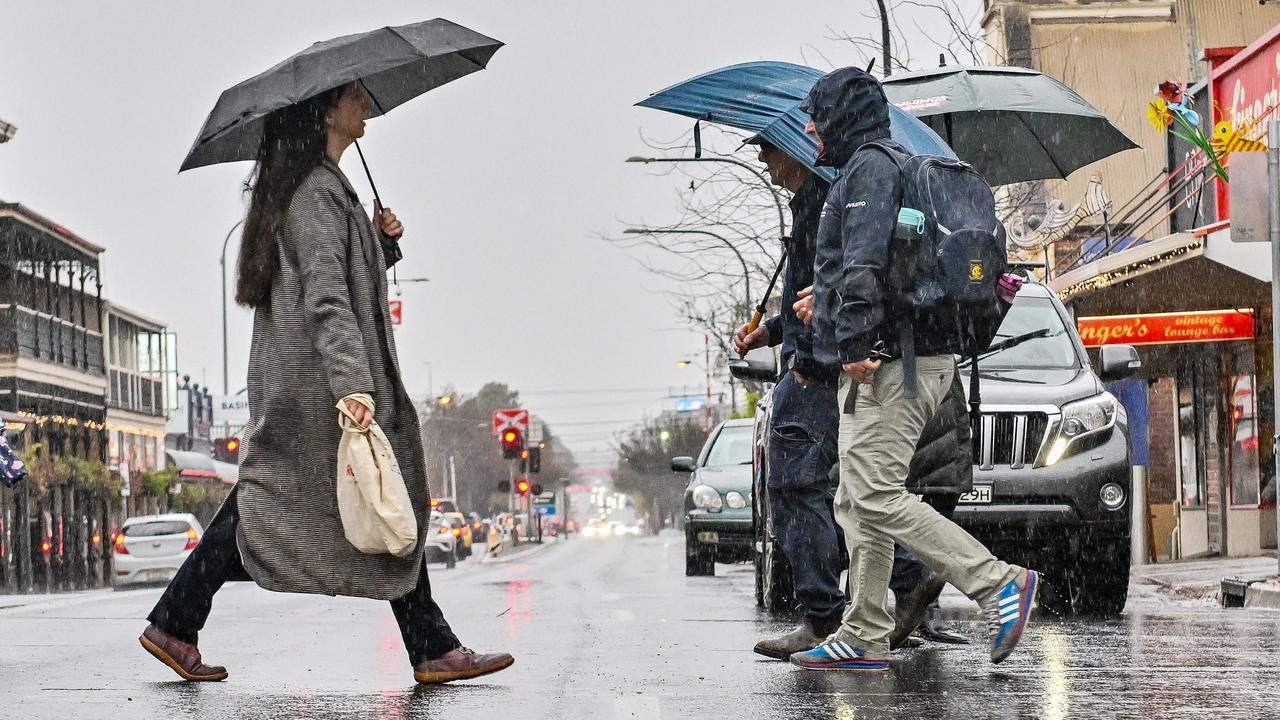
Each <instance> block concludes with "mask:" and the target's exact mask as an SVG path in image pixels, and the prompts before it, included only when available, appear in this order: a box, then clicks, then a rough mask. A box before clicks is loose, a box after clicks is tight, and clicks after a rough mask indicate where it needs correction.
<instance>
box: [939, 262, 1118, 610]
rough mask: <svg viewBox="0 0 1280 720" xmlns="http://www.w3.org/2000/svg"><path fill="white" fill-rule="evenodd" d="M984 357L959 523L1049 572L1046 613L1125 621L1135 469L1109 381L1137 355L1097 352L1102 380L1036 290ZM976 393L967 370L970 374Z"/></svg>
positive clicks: (1058, 309)
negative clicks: (968, 487) (968, 484)
mask: <svg viewBox="0 0 1280 720" xmlns="http://www.w3.org/2000/svg"><path fill="white" fill-rule="evenodd" d="M992 348H1000V349H993V350H991V351H989V352H988V353H986V354H985V356H984V357H981V358H980V359H979V361H978V368H979V370H980V372H981V375H980V380H981V392H982V421H981V423H980V424H979V425H978V426H977V427H975V428H974V433H975V434H976V435H977V437H978V447H979V455H978V457H976V458H975V461H976V462H975V465H974V473H973V492H971V493H969V494H968V495H965V496H962V497H961V498H960V505H959V507H957V508H956V515H955V519H956V522H957V523H959V524H960V526H961V527H963V528H965V529H966V530H968V531H969V532H970V533H971V534H972V535H973V536H974V537H976V538H978V539H979V540H981V541H982V542H983V543H985V544H986V545H987V546H988V547H990V548H991V550H992V551H993V552H995V554H996V555H998V556H999V557H1001V558H1003V559H1005V560H1008V561H1009V562H1014V563H1017V564H1019V565H1024V566H1027V567H1032V568H1036V569H1037V570H1040V571H1041V572H1042V573H1043V576H1044V586H1043V588H1042V589H1041V591H1040V599H1039V602H1040V605H1041V607H1043V608H1045V609H1046V610H1048V611H1050V612H1053V613H1056V614H1074V613H1083V614H1096V615H1103V616H1111V615H1117V614H1119V613H1120V611H1121V610H1123V609H1124V604H1125V601H1126V599H1127V597H1128V593H1129V531H1130V527H1129V516H1130V511H1129V493H1130V490H1131V487H1132V486H1131V478H1132V463H1131V460H1130V455H1129V427H1128V419H1127V417H1126V415H1125V411H1124V406H1123V405H1121V404H1120V402H1119V401H1118V400H1117V399H1116V397H1115V396H1114V395H1112V394H1111V393H1109V392H1107V390H1106V388H1105V387H1104V386H1103V383H1104V382H1110V381H1113V380H1120V379H1123V378H1126V377H1129V376H1131V375H1133V374H1134V373H1135V372H1137V370H1138V369H1139V368H1140V367H1141V366H1142V364H1141V361H1140V360H1139V359H1138V353H1137V351H1136V350H1135V349H1134V348H1133V347H1131V346H1129V345H1105V346H1103V347H1101V348H1099V352H1098V369H1097V372H1095V371H1094V369H1093V367H1092V366H1091V365H1090V361H1089V356H1088V354H1087V353H1086V352H1085V349H1084V345H1083V343H1081V341H1080V336H1079V334H1078V333H1077V332H1076V326H1075V323H1074V322H1073V321H1072V319H1071V317H1070V316H1069V315H1068V314H1067V311H1066V308H1064V307H1063V306H1062V303H1061V302H1059V300H1058V297H1057V295H1055V294H1054V293H1053V292H1052V291H1051V290H1049V288H1047V287H1045V286H1044V285H1041V284H1039V283H1036V282H1028V283H1026V284H1025V285H1023V287H1022V291H1021V292H1019V293H1018V297H1017V298H1016V299H1015V300H1014V304H1013V307H1012V308H1011V309H1010V310H1009V315H1008V316H1007V317H1006V318H1005V321H1004V324H1003V325H1001V327H1000V334H999V335H997V337H996V340H995V342H994V343H993V344H992ZM960 372H961V373H962V378H963V379H964V380H965V385H966V387H967V386H968V372H969V368H967V367H964V366H963V364H962V367H961V369H960Z"/></svg>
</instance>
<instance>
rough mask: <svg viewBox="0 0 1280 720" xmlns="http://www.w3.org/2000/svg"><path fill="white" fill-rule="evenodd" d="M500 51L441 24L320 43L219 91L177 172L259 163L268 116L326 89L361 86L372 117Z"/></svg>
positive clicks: (490, 41)
mask: <svg viewBox="0 0 1280 720" xmlns="http://www.w3.org/2000/svg"><path fill="white" fill-rule="evenodd" d="M500 47H502V43H501V42H499V41H497V40H494V39H493V38H491V37H487V36H484V35H481V34H480V33H478V32H475V31H474V30H470V29H468V28H465V27H463V26H461V25H458V24H456V23H453V22H450V21H448V20H444V19H441V18H436V19H435V20H428V21H426V22H420V23H414V24H412V25H402V26H400V27H384V28H379V29H377V30H372V31H370V32H366V33H360V34H357V35H345V36H343V37H339V38H334V39H332V40H325V41H324V42H318V43H316V44H314V45H312V46H311V47H309V48H307V49H306V50H303V51H302V52H300V53H298V54H296V55H294V56H292V57H290V58H288V59H287V60H285V61H284V62H281V63H280V64H278V65H276V66H275V67H273V68H271V69H270V70H267V71H266V72H263V73H261V74H260V75H255V76H254V77H251V78H249V79H248V80H245V81H244V82H242V83H239V84H238V85H235V86H234V87H231V88H229V89H228V90H226V91H224V92H223V93H222V96H221V97H219V98H218V103H217V104H216V105H214V107H213V111H212V112H210V113H209V117H208V119H206V120H205V122H204V127H203V128H201V129H200V134H199V135H198V136H197V137H196V141H195V144H194V145H192V146H191V151H190V152H188V153H187V158H186V159H185V160H183V161H182V167H181V168H179V170H178V171H179V172H182V171H183V170H190V169H191V168H197V167H201V166H204V165H213V164H215V163H224V162H235V161H238V160H254V159H256V158H257V154H258V145H259V143H260V142H261V141H262V128H263V125H264V124H265V123H264V119H265V118H266V116H267V115H269V114H271V112H273V111H275V110H279V109H280V108H283V107H287V106H289V105H293V104H294V103H298V102H301V101H303V100H306V99H307V98H310V97H314V96H316V95H319V94H320V93H322V92H325V91H326V90H331V89H333V88H336V87H341V86H342V85H346V84H347V83H350V82H355V81H359V82H360V83H361V84H362V85H363V86H364V89H365V90H366V91H367V92H368V93H369V97H370V99H372V100H373V104H374V107H373V110H372V111H371V112H370V116H371V117H376V116H378V115H382V114H384V113H386V112H387V111H388V110H391V109H392V108H394V107H396V106H398V105H401V104H403V103H405V102H408V101H409V100H412V99H413V98H415V97H417V96H419V95H421V94H423V93H425V92H427V91H429V90H432V89H435V88H437V87H440V86H441V85H444V84H445V83H448V82H451V81H453V80H457V79H458V78H460V77H462V76H464V75H470V74H471V73H473V72H475V71H477V70H483V69H484V67H485V65H486V64H488V62H489V58H491V57H493V54H494V53H495V52H497V51H498V48H500ZM363 159H364V157H363V155H361V160H362V161H363ZM368 171H369V168H368V167H367V166H366V167H365V172H366V173H368ZM369 184H370V185H371V186H372V184H373V178H372V177H371V178H370V179H369ZM374 196H375V198H376V197H377V190H376V189H374Z"/></svg>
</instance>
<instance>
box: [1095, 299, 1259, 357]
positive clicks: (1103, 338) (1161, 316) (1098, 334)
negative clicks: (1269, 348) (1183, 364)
mask: <svg viewBox="0 0 1280 720" xmlns="http://www.w3.org/2000/svg"><path fill="white" fill-rule="evenodd" d="M1076 326H1077V327H1078V328H1079V329H1080V339H1081V340H1083V341H1084V346H1085V347H1098V346H1101V345H1174V344H1180V343H1203V342H1224V341H1227V340H1252V339H1253V334H1254V322H1253V310H1252V309H1250V308H1241V309H1239V310H1204V311H1199V312H1176V313H1154V314H1150V315H1107V316H1102V317H1082V318H1077V319H1076Z"/></svg>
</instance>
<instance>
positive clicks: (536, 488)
mask: <svg viewBox="0 0 1280 720" xmlns="http://www.w3.org/2000/svg"><path fill="white" fill-rule="evenodd" d="M529 489H530V490H533V494H534V495H541V494H542V484H541V483H534V484H533V487H532V488H529Z"/></svg>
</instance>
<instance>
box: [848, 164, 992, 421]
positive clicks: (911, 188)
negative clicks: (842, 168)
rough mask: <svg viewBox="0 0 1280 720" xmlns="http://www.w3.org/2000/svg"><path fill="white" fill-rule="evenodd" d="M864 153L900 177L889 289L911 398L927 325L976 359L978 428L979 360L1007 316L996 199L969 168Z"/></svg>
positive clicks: (973, 398) (973, 390) (972, 381)
mask: <svg viewBox="0 0 1280 720" xmlns="http://www.w3.org/2000/svg"><path fill="white" fill-rule="evenodd" d="M864 147H867V148H875V149H877V150H880V151H882V152H884V153H885V154H886V155H888V156H889V157H890V158H891V159H892V160H893V162H894V164H896V165H897V166H898V170H899V172H900V173H901V181H902V182H901V185H902V197H901V199H900V201H899V212H898V225H897V228H896V230H895V232H894V238H893V243H892V244H891V245H890V251H889V260H890V262H889V266H888V274H887V277H886V283H887V285H888V290H889V293H890V298H889V301H890V304H891V306H892V309H893V311H894V312H893V314H894V315H896V316H897V317H899V318H904V321H903V322H902V323H901V325H900V327H899V335H900V337H899V342H900V345H901V349H902V359H903V365H904V371H905V374H906V389H907V396H908V397H916V387H915V332H914V327H913V323H914V322H926V323H928V325H929V328H928V330H929V332H931V333H938V334H939V335H940V336H943V337H948V338H949V340H948V342H947V346H946V350H948V351H950V352H952V353H955V354H957V355H963V356H967V357H969V358H971V360H972V366H971V369H970V375H969V407H970V413H971V415H972V416H973V419H974V421H975V422H976V421H977V419H978V417H979V407H980V406H981V402H982V398H981V396H980V395H979V389H978V366H977V364H978V353H980V352H983V351H984V350H986V349H987V347H988V346H989V345H990V344H991V341H992V340H993V339H994V338H995V334H996V331H997V330H999V328H1000V322H1001V321H1002V320H1003V319H1004V315H1005V313H1006V312H1008V306H1007V305H1005V304H1004V303H1002V302H1001V301H1000V298H999V295H998V294H997V291H996V284H997V283H998V282H999V280H1000V276H1001V275H1003V274H1004V273H1005V271H1006V270H1007V269H1008V262H1009V261H1008V251H1007V249H1006V247H1005V230H1004V226H1003V225H1001V224H1000V220H999V219H998V218H997V217H996V202H995V196H994V195H992V193H991V187H990V186H989V185H987V182H986V181H985V180H983V179H982V176H981V175H979V174H978V172H977V171H976V170H974V169H973V167H972V166H970V165H969V164H968V163H965V162H961V161H959V160H954V159H951V158H945V157H940V156H936V155H909V154H906V153H904V152H903V149H902V148H901V147H900V146H897V145H892V144H888V143H880V142H873V143H868V144H867V145H865V146H864ZM975 440H976V435H975Z"/></svg>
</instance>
